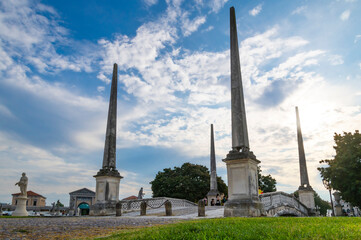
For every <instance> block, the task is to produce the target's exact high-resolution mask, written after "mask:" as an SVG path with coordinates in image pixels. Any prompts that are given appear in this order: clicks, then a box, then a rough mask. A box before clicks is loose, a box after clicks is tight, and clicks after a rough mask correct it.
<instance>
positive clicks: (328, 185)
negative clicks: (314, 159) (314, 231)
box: [322, 179, 335, 217]
mask: <svg viewBox="0 0 361 240" xmlns="http://www.w3.org/2000/svg"><path fill="white" fill-rule="evenodd" d="M322 182H323V185H324V186H325V188H326V189H327V190H328V191H329V192H330V199H331V208H332V217H334V216H335V210H334V209H333V201H332V195H331V183H330V181H329V180H326V179H324V180H323V181H322Z"/></svg>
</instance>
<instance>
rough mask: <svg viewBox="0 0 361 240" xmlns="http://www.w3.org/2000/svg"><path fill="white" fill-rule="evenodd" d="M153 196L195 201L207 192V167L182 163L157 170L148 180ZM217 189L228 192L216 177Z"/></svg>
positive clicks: (208, 180) (225, 186) (208, 179)
mask: <svg viewBox="0 0 361 240" xmlns="http://www.w3.org/2000/svg"><path fill="white" fill-rule="evenodd" d="M150 184H151V185H152V191H153V197H173V198H181V199H187V200H189V201H192V202H196V201H198V200H200V199H202V198H204V197H205V196H206V195H207V193H208V192H209V186H210V175H209V171H208V168H207V167H205V166H202V165H198V164H191V163H184V164H183V165H182V166H181V167H174V169H170V168H165V169H163V171H159V172H158V173H157V175H156V176H155V179H154V180H153V181H151V182H150ZM217 185H218V191H219V192H220V193H224V194H225V195H227V194H228V187H227V185H226V184H225V183H224V181H223V180H222V178H221V177H217Z"/></svg>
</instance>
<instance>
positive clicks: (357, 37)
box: [354, 35, 361, 43]
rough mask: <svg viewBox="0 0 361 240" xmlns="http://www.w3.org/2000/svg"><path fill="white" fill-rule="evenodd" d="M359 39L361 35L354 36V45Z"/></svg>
mask: <svg viewBox="0 0 361 240" xmlns="http://www.w3.org/2000/svg"><path fill="white" fill-rule="evenodd" d="M359 39H361V35H356V36H355V40H354V43H357V42H358V41H359Z"/></svg>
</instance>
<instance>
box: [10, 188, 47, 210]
mask: <svg viewBox="0 0 361 240" xmlns="http://www.w3.org/2000/svg"><path fill="white" fill-rule="evenodd" d="M12 196H13V198H12V201H11V205H12V206H16V205H17V200H16V199H17V197H19V196H20V193H14V194H12ZM27 197H28V200H27V201H26V206H27V207H45V204H46V203H45V200H46V197H44V196H42V195H40V194H38V193H35V192H33V191H27Z"/></svg>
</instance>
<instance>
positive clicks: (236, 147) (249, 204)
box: [223, 7, 263, 217]
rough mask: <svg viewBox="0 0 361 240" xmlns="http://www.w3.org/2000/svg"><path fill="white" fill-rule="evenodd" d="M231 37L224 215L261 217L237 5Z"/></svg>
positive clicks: (231, 22)
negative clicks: (229, 132) (229, 135)
mask: <svg viewBox="0 0 361 240" xmlns="http://www.w3.org/2000/svg"><path fill="white" fill-rule="evenodd" d="M230 37H231V105H232V108H231V113H232V150H231V151H230V152H229V153H228V154H227V157H226V158H225V159H223V161H224V162H225V163H226V164H227V178H228V201H227V202H226V203H225V205H224V216H225V217H258V216H261V214H262V211H263V205H262V203H261V202H260V200H259V197H258V174H257V166H258V164H259V163H260V161H259V160H257V159H256V156H255V155H254V154H253V152H251V151H250V148H249V141H248V131H247V121H246V108H245V103H244V96H243V87H242V75H241V66H240V60H239V51H238V38H237V26H236V15H235V10H234V7H231V9H230Z"/></svg>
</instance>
